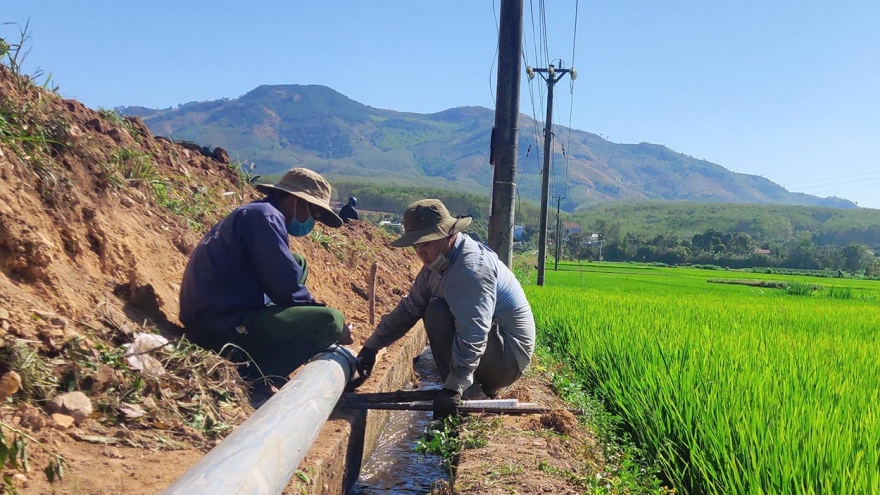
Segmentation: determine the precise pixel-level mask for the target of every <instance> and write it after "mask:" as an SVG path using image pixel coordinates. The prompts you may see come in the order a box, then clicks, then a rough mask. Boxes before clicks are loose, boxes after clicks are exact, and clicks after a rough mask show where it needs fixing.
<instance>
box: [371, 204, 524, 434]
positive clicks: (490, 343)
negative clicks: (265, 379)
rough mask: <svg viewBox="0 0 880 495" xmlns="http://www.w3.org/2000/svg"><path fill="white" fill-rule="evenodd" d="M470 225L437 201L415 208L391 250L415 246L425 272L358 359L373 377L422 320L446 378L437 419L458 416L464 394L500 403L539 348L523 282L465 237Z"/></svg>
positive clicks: (408, 212) (406, 216)
mask: <svg viewBox="0 0 880 495" xmlns="http://www.w3.org/2000/svg"><path fill="white" fill-rule="evenodd" d="M470 223H471V218H470V217H457V218H454V217H452V216H451V215H450V214H449V212H448V211H447V209H446V207H445V206H444V205H443V203H441V202H440V201H439V200H436V199H424V200H421V201H416V202H415V203H413V204H411V205H409V207H408V208H407V209H406V211H405V212H404V214H403V228H404V234H403V235H402V236H401V237H400V238H399V239H397V240H395V241H393V242H392V243H391V245H392V246H395V247H403V246H412V247H413V248H414V249H415V251H416V254H417V255H418V257H419V259H420V260H421V261H422V263H423V264H424V267H423V268H422V269H421V271H420V272H419V273H418V275H417V276H416V279H415V282H414V283H413V285H412V287H411V288H410V291H409V294H408V295H407V296H406V297H404V298H403V299H402V300H401V301H400V302H399V303H398V304H397V307H396V308H394V310H392V311H391V312H390V313H389V314H387V315H385V316H384V317H383V318H382V320H381V321H380V322H379V325H378V326H377V327H376V329H375V331H374V332H373V334H372V335H371V336H370V338H368V339H367V341H366V342H365V343H364V347H363V349H361V351H360V353H359V354H358V363H357V368H358V371H359V372H360V373H361V374H362V375H364V376H369V374H370V372H371V371H372V369H373V366H374V364H375V362H376V353H377V352H378V351H379V350H380V349H382V348H383V347H386V346H388V345H390V344H391V343H393V342H394V341H396V340H397V339H399V338H401V337H402V336H403V335H405V334H406V333H407V332H408V331H409V330H410V329H411V328H412V327H413V325H415V324H416V322H417V321H418V320H419V319H422V320H423V323H424V326H425V330H426V331H427V333H428V340H429V342H430V345H431V352H432V353H433V354H434V360H435V361H436V362H437V367H438V368H439V371H440V376H441V377H442V379H443V390H441V391H440V393H439V394H438V395H437V398H436V399H435V400H434V408H433V409H434V419H442V418H444V417H447V416H452V415H457V414H458V408H459V407H460V405H461V399H462V395H463V394H464V396H465V397H466V398H477V397H481V396H482V394H485V395H486V396H488V397H494V396H495V395H496V394H497V393H498V390H499V389H501V388H502V387H506V386H508V385H510V384H512V383H513V382H515V381H516V380H518V379H519V378H520V377H521V376H522V374H523V371H524V370H525V369H526V366H528V365H529V362H530V361H531V357H532V351H533V350H534V345H535V321H534V318H533V316H532V310H531V307H530V306H529V302H528V301H527V300H526V296H525V294H524V293H523V290H522V287H520V285H519V281H517V279H516V277H515V276H514V275H513V273H512V272H511V271H510V270H509V269H508V268H507V266H505V265H504V264H503V263H502V262H501V261H499V259H498V256H497V255H496V254H495V253H494V252H492V251H491V250H490V249H489V248H488V247H486V246H484V245H483V244H481V243H479V242H477V241H475V240H473V239H471V238H470V237H469V236H467V235H465V234H462V233H461V232H462V231H463V230H464V229H465V228H466V227H467V226H468V225H470ZM466 391H467V392H466ZM480 392H482V394H481V393H480Z"/></svg>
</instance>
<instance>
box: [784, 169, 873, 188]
mask: <svg viewBox="0 0 880 495" xmlns="http://www.w3.org/2000/svg"><path fill="white" fill-rule="evenodd" d="M876 174H880V170H874V171H873V172H861V173H858V174H851V175H839V176H837V177H826V178H824V179H811V180H799V181H796V182H789V183H788V184H787V185H788V186H790V185H794V184H811V183H813V182H826V183H827V182H828V181H830V180H838V179H850V178H852V177H862V176H865V175H876ZM875 178H877V177H870V178H866V179H865V180H872V179H875ZM786 187H787V186H786Z"/></svg>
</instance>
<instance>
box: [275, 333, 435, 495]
mask: <svg viewBox="0 0 880 495" xmlns="http://www.w3.org/2000/svg"><path fill="white" fill-rule="evenodd" d="M426 342H427V337H426V336H425V332H424V329H423V327H422V326H421V323H419V324H418V325H417V326H415V327H413V329H412V330H411V331H410V332H409V333H408V334H407V335H406V336H404V337H403V338H402V339H400V340H399V341H397V342H396V343H395V344H394V345H392V346H391V347H389V348H388V349H386V350H385V351H383V352H382V353H380V354H379V359H378V360H377V363H376V367H375V369H374V370H373V375H372V376H371V377H370V379H369V380H367V381H366V382H365V383H364V384H363V385H361V386H360V387H359V388H358V389H357V391H358V392H389V391H394V390H399V389H401V388H403V387H404V386H406V384H407V383H409V382H410V381H412V378H413V371H412V369H413V360H414V359H415V358H416V357H417V356H418V355H419V354H421V352H422V350H423V349H424V347H425V344H426ZM390 416H391V412H390V411H375V410H374V411H370V412H369V414H367V412H366V411H353V410H347V409H346V410H343V409H339V408H337V409H336V410H334V412H333V414H332V415H331V416H330V419H329V420H328V421H327V423H325V424H324V426H323V428H322V429H321V432H320V434H319V435H318V439H317V440H315V443H314V444H313V445H312V448H311V449H310V450H309V453H308V454H307V455H306V457H305V459H304V460H303V462H302V464H301V465H300V467H299V471H300V472H301V473H302V474H301V475H295V476H294V477H293V479H292V480H291V482H290V485H289V486H288V488H287V489H286V490H285V491H284V493H286V494H288V493H289V494H296V495H300V494H309V495H316V494H320V495H342V494H345V493H346V491H347V490H348V489H349V488H350V487H351V486H352V485H353V484H354V482H355V481H357V478H358V475H359V473H360V468H361V463H362V460H363V459H366V458H368V457H369V456H370V454H371V453H372V451H373V449H374V448H375V446H376V441H377V440H378V438H379V435H380V433H381V432H382V430H383V429H384V428H385V425H386V424H387V423H388V419H389V418H390ZM291 420H292V421H295V420H296V419H295V418H291Z"/></svg>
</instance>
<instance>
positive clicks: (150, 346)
mask: <svg viewBox="0 0 880 495" xmlns="http://www.w3.org/2000/svg"><path fill="white" fill-rule="evenodd" d="M166 345H168V339H166V338H165V337H163V336H161V335H156V334H154V333H137V334H135V337H134V342H132V343H131V344H125V346H126V347H127V348H128V351H126V353H125V360H126V362H128V365H129V366H131V367H132V368H134V369H136V370H138V371H140V372H141V373H143V374H144V375H146V376H149V377H153V378H157V377H160V376H162V375H163V374H165V368H163V367H162V363H160V362H159V360H158V359H156V358H154V357H153V356H150V353H151V352H153V351H157V350H159V349H161V348H162V347H165V346H166Z"/></svg>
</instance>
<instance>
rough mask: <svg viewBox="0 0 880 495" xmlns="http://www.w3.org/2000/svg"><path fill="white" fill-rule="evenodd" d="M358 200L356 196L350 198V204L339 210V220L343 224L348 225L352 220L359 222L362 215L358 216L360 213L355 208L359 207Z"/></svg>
mask: <svg viewBox="0 0 880 495" xmlns="http://www.w3.org/2000/svg"><path fill="white" fill-rule="evenodd" d="M357 204H358V200H357V198H355V197H354V196H352V197H350V198H348V203H346V204H345V206H343V207H342V208H341V209H340V210H339V218H341V219H342V221H343V222H345V223H348V222H350V221H352V220H359V219H360V215H358V211H357V210H356V209H355V208H354V207H355V206H357Z"/></svg>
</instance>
